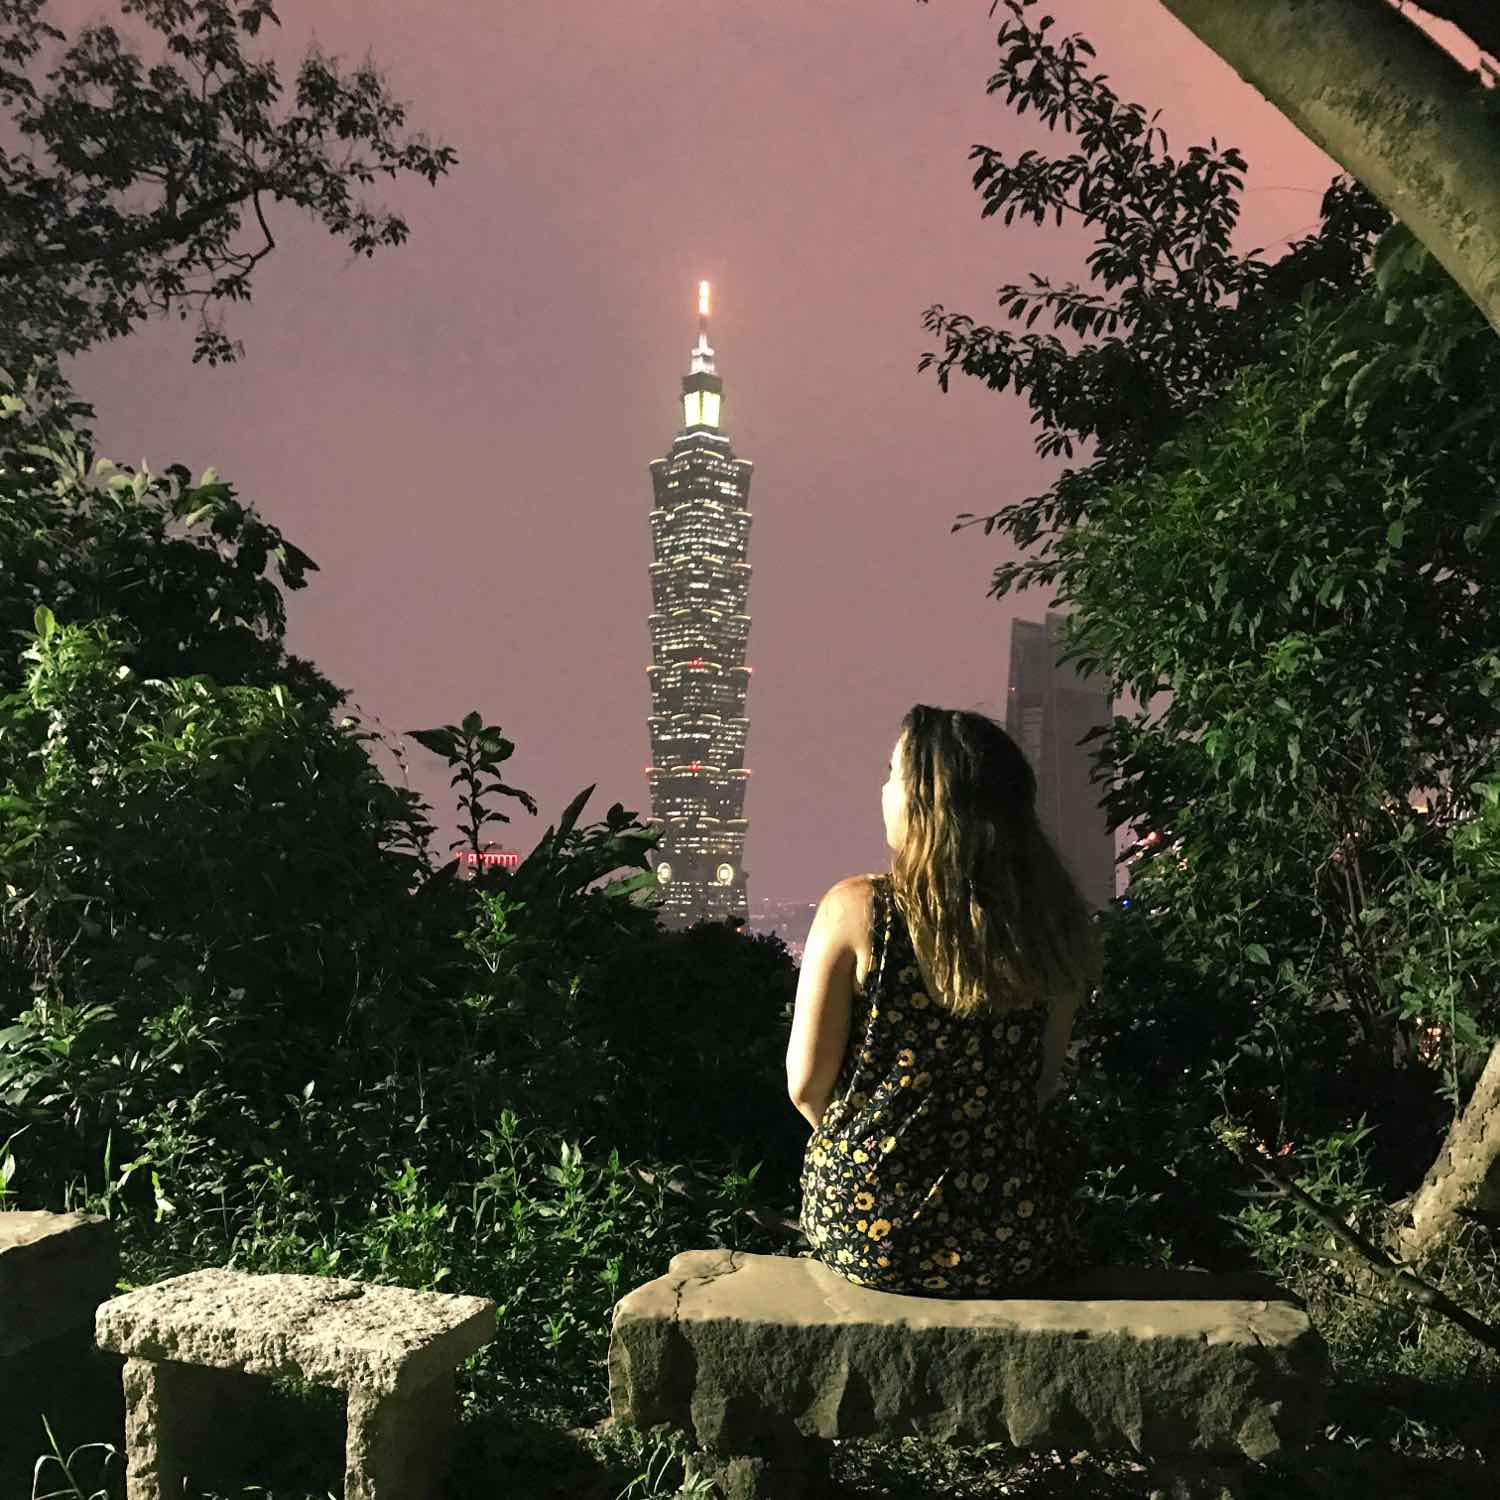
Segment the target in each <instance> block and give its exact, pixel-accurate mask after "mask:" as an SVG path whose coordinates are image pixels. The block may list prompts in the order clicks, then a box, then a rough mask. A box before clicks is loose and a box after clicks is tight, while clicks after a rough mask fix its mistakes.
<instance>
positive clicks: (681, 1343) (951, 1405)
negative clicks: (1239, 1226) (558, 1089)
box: [609, 1250, 1327, 1500]
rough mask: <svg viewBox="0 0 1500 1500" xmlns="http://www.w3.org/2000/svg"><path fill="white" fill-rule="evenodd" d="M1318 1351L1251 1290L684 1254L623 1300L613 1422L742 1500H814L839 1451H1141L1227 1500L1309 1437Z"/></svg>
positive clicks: (614, 1356)
mask: <svg viewBox="0 0 1500 1500" xmlns="http://www.w3.org/2000/svg"><path fill="white" fill-rule="evenodd" d="M1326 1368H1327V1352H1326V1350H1325V1348H1324V1345H1323V1341H1322V1340H1321V1339H1320V1338H1319V1336H1318V1335H1317V1333H1316V1332H1314V1330H1313V1328H1312V1326H1311V1324H1310V1323H1309V1321H1308V1318H1307V1315H1306V1313H1305V1312H1303V1310H1302V1309H1301V1308H1300V1307H1299V1306H1297V1305H1296V1304H1295V1303H1294V1302H1292V1301H1291V1300H1290V1299H1288V1298H1287V1297H1286V1295H1285V1294H1284V1293H1281V1292H1279V1291H1278V1289H1277V1288H1275V1287H1274V1286H1273V1285H1271V1284H1270V1283H1268V1282H1266V1281H1264V1280H1263V1279H1261V1278H1259V1277H1253V1276H1252V1277H1248V1278H1247V1277H1243V1276H1240V1277H1227V1278H1226V1277H1216V1276H1212V1275H1209V1274H1207V1273H1205V1272H1196V1271H1160V1270H1158V1271H1152V1270H1149V1269H1148V1270H1141V1271H1135V1270H1130V1269H1126V1268H1103V1269H1101V1270H1099V1271H1095V1272H1090V1273H1088V1274H1087V1275H1085V1276H1083V1277H1079V1278H1075V1279H1074V1280H1073V1281H1071V1282H1068V1283H1063V1284H1060V1285H1059V1286H1058V1287H1056V1288H1048V1289H1047V1295H1046V1296H1045V1297H1041V1296H1035V1297H1030V1298H1015V1299H995V1300H986V1301H978V1300H975V1301H961V1300H945V1299H940V1298H932V1297H910V1296H900V1295H897V1294H894V1293H891V1292H878V1291H874V1290H872V1289H870V1288H868V1287H861V1286H856V1285H854V1284H853V1283H852V1282H849V1281H846V1280H845V1279H844V1278H843V1277H841V1276H839V1275H838V1274H837V1273H836V1272H834V1271H831V1270H829V1269H828V1268H827V1267H826V1266H824V1265H821V1264H819V1262H817V1261H816V1260H813V1259H810V1258H804V1257H791V1256H777V1255H751V1254H746V1253H743V1252H739V1251H729V1250H689V1251H686V1252H684V1253H682V1254H680V1255H676V1256H674V1257H673V1258H672V1262H671V1265H670V1267H669V1269H668V1271H667V1274H666V1275H665V1276H661V1277H658V1278H657V1279H656V1280H655V1281H651V1282H647V1283H646V1284H645V1285H644V1286H641V1287H638V1288H636V1290H635V1291H633V1292H631V1293H629V1294H628V1295H627V1296H625V1297H623V1298H622V1299H621V1300H620V1301H619V1302H618V1303H617V1304H616V1305H615V1311H614V1321H613V1328H612V1332H611V1338H610V1350H609V1389H610V1407H611V1413H612V1416H613V1417H614V1419H615V1420H616V1421H619V1422H623V1423H626V1424H628V1425H630V1426H633V1427H636V1428H639V1429H641V1430H643V1431H644V1430H648V1429H650V1428H652V1427H655V1426H657V1425H659V1424H663V1423H665V1424H668V1425H669V1426H672V1427H675V1428H678V1429H680V1430H682V1431H684V1432H686V1433H689V1434H691V1435H692V1437H693V1438H694V1440H695V1441H696V1443H697V1445H698V1447H699V1449H700V1450H703V1452H704V1453H706V1454H707V1455H710V1457H709V1458H708V1459H705V1460H703V1461H702V1462H701V1463H699V1464H698V1465H697V1467H698V1469H699V1470H700V1471H702V1472H706V1473H709V1474H711V1475H712V1476H713V1477H715V1478H716V1479H718V1481H719V1482H720V1485H721V1487H722V1488H723V1490H724V1492H725V1494H726V1496H728V1497H729V1500H760V1497H773V1496H800V1495H822V1494H823V1493H824V1486H825V1485H826V1459H827V1450H828V1446H829V1441H830V1440H831V1439H834V1438H854V1437H884V1438H896V1437H906V1436H923V1437H928V1438H933V1439H938V1440H943V1441H947V1442H953V1443H961V1444H979V1443H986V1442H995V1441H1006V1442H1010V1443H1012V1444H1014V1445H1016V1446H1017V1447H1022V1448H1038V1447H1040V1448H1061V1447H1080V1448H1098V1449H1108V1448H1116V1449H1118V1448H1130V1449H1133V1450H1134V1451H1135V1452H1137V1453H1138V1454H1140V1455H1141V1456H1142V1458H1143V1459H1144V1460H1145V1461H1146V1462H1147V1463H1148V1465H1149V1466H1150V1467H1151V1468H1152V1469H1153V1470H1154V1471H1156V1472H1157V1473H1158V1474H1159V1475H1160V1477H1161V1480H1162V1482H1164V1483H1165V1484H1166V1485H1167V1486H1168V1488H1169V1490H1170V1491H1171V1492H1172V1493H1175V1494H1179V1495H1219V1494H1223V1493H1226V1492H1227V1493H1230V1494H1233V1493H1235V1492H1236V1491H1237V1489H1238V1486H1239V1484H1240V1477H1241V1470H1242V1468H1243V1465H1244V1463H1245V1461H1246V1460H1257V1461H1258V1460H1263V1459H1267V1458H1271V1457H1273V1456H1275V1455H1277V1454H1282V1453H1285V1452H1287V1451H1289V1450H1292V1449H1294V1448H1295V1447H1296V1446H1297V1445H1299V1444H1300V1443H1302V1442H1303V1441H1305V1440H1306V1438H1307V1437H1309V1436H1310V1435H1311V1434H1312V1433H1313V1432H1314V1431H1315V1430H1316V1424H1317V1420H1318V1414H1319V1410H1320V1408H1321V1395H1322V1389H1323V1378H1324V1374H1325V1371H1326Z"/></svg>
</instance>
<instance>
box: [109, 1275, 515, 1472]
mask: <svg viewBox="0 0 1500 1500" xmlns="http://www.w3.org/2000/svg"><path fill="white" fill-rule="evenodd" d="M96 1327H97V1334H98V1340H99V1343H100V1345H101V1346H103V1347H105V1348H108V1349H113V1350H115V1351H117V1352H118V1353H121V1354H124V1355H125V1356H126V1357H127V1363H126V1366H125V1377H124V1386H125V1394H126V1401H127V1405H128V1419H127V1423H126V1474H127V1494H128V1497H129V1500H181V1496H182V1489H183V1485H184V1482H186V1483H188V1485H189V1486H190V1489H189V1493H192V1492H193V1491H195V1490H197V1489H199V1488H200V1487H202V1486H204V1484H205V1483H206V1482H211V1481H213V1480H214V1479H216V1478H218V1477H219V1475H220V1474H221V1473H222V1472H223V1470H224V1468H225V1467H226V1466H232V1467H233V1469H234V1470H235V1471H236V1473H235V1477H236V1479H237V1480H238V1479H240V1478H241V1475H242V1473H243V1465H244V1462H245V1458H244V1455H246V1454H247V1453H248V1456H249V1458H250V1460H251V1466H252V1467H253V1459H254V1440H255V1433H256V1428H255V1423H254V1420H253V1415H252V1413H251V1412H250V1411H249V1410H248V1409H247V1402H246V1398H247V1397H251V1396H253V1391H252V1390H249V1389H247V1387H250V1386H252V1382H250V1381H248V1380H247V1379H246V1378H245V1377H246V1376H253V1375H261V1376H298V1377H300V1378H301V1379H303V1380H307V1381H311V1382H312V1383H313V1384H316V1385H327V1386H332V1387H335V1388H337V1389H339V1390H342V1391H343V1392H344V1393H345V1419H346V1441H345V1471H344V1496H345V1500H434V1497H435V1496H436V1495H437V1494H438V1492H439V1489H440V1487H441V1484H442V1479H443V1475H444V1471H445V1470H446V1467H447V1463H448V1458H449V1453H450V1449H451V1443H452V1436H453V1427H454V1422H455V1419H456V1410H455V1399H454V1387H453V1372H454V1370H455V1368H456V1367H457V1366H458V1364H459V1363H460V1362H461V1361H462V1360H464V1359H465V1358H467V1357H468V1356H469V1355H470V1354H472V1353H474V1352H475V1351H476V1350H477V1349H479V1348H480V1347H481V1346H482V1345H484V1344H485V1343H487V1342H488V1340H489V1339H490V1337H491V1335H492V1334H493V1333H494V1328H495V1304H494V1303H493V1302H491V1301H489V1299H488V1298H484V1297H451V1296H444V1295H441V1294H439V1293H436V1292H410V1291H406V1290H404V1289H403V1288H400V1287H384V1286H370V1285H366V1284H364V1283H362V1282H357V1281H345V1280H334V1279H333V1278H330V1277H320V1276H254V1275H249V1274H246V1273H242V1272H235V1271H218V1270H209V1271H194V1272H192V1273H191V1274H190V1275H187V1276H177V1277H173V1278H172V1279H171V1280H170V1281H163V1282H160V1283H158V1284H157V1285H156V1286H152V1287H143V1288H141V1289H140V1290H139V1291H135V1292H131V1293H129V1294H127V1295H126V1296H124V1297H117V1298H115V1299H114V1301H112V1302H108V1303H106V1304H105V1305H104V1306H103V1307H101V1308H100V1309H99V1313H98V1317H97V1320H96Z"/></svg>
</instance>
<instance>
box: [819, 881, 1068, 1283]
mask: <svg viewBox="0 0 1500 1500" xmlns="http://www.w3.org/2000/svg"><path fill="white" fill-rule="evenodd" d="M873 885H874V907H875V921H874V932H873V933H872V945H871V946H872V955H871V957H872V961H871V965H870V978H869V979H868V981H867V982H866V985H865V993H864V994H859V993H856V994H855V996H854V1009H853V1013H852V1015H851V1017H850V1025H849V1048H848V1051H847V1053H846V1054H845V1057H844V1061H843V1064H842V1066H841V1068H840V1070H839V1075H838V1079H837V1081H836V1083H835V1084H834V1091H833V1096H832V1098H831V1099H830V1100H829V1104H828V1109H827V1111H826V1113H825V1114H824V1116H823V1120H822V1123H821V1124H820V1125H819V1126H818V1128H817V1129H816V1130H814V1131H813V1133H812V1137H811V1139H810V1140H809V1141H808V1143H807V1150H806V1152H805V1154H804V1156H803V1163H802V1176H801V1186H802V1216H801V1226H802V1231H803V1233H804V1234H805V1235H806V1236H807V1239H808V1242H809V1243H810V1244H811V1245H812V1248H813V1252H814V1254H815V1255H816V1257H817V1258H818V1259H819V1260H820V1261H822V1262H823V1263H824V1264H826V1265H828V1266H829V1267H830V1268H831V1269H833V1270H835V1271H837V1272H838V1273H839V1274H840V1275H842V1276H845V1277H847V1278H848V1279H849V1280H850V1281H853V1282H857V1283H858V1284H859V1285H861V1286H868V1287H874V1288H876V1289H878V1290H880V1291H890V1292H907V1293H916V1294H918V1295H921V1296H934V1297H1002V1296H1011V1295H1015V1294H1017V1293H1018V1292H1020V1291H1022V1290H1023V1289H1024V1288H1026V1287H1027V1286H1029V1285H1030V1284H1031V1283H1033V1282H1036V1281H1039V1280H1041V1279H1042V1278H1044V1277H1051V1276H1056V1275H1061V1274H1064V1273H1066V1272H1067V1271H1069V1270H1072V1269H1075V1268H1076V1267H1077V1266H1078V1265H1080V1264H1081V1245H1080V1242H1079V1240H1078V1238H1077V1229H1076V1224H1075V1213H1076V1206H1075V1204H1074V1203H1073V1201H1072V1195H1071V1192H1070V1191H1069V1187H1070V1184H1068V1183H1066V1182H1064V1181H1061V1180H1060V1178H1059V1171H1058V1167H1059V1161H1060V1154H1061V1153H1060V1151H1059V1150H1058V1148H1057V1143H1056V1140H1055V1134H1054V1131H1053V1128H1052V1126H1051V1123H1050V1117H1051V1116H1052V1115H1053V1114H1054V1113H1055V1110H1054V1109H1053V1107H1052V1106H1050V1105H1049V1106H1048V1107H1047V1108H1046V1109H1043V1108H1041V1107H1039V1106H1038V1104H1037V1097H1036V1086H1037V1080H1038V1078H1039V1076H1040V1074H1041V1069H1042V1042H1043V1033H1044V1028H1045V1025H1046V1013H1045V1011H1044V1010H1043V1009H1042V1008H1041V1007H1039V1006H1034V1007H1028V1008H1027V1009H1024V1010H1012V1011H1009V1012H1006V1013H1003V1014H1002V1013H998V1012H993V1011H980V1012H978V1013H976V1014H974V1015H972V1016H968V1017H959V1016H955V1015H953V1014H952V1012H951V1011H948V1010H946V1009H945V1008H944V1007H942V1006H940V1005H935V1004H934V1003H933V1001H932V999H931V998H930V997H929V996H928V995H927V994H926V992H925V991H924V989H923V982H922V977H921V971H920V969H919V967H918V965H917V959H916V955H915V953H914V951H913V949H912V945H911V938H910V935H909V933H908V932H907V927H906V921H905V918H904V917H903V916H902V915H901V913H900V910H899V909H898V908H897V906H896V903H895V901H894V900H893V899H892V895H891V889H890V878H889V876H877V877H875V878H874V881H873Z"/></svg>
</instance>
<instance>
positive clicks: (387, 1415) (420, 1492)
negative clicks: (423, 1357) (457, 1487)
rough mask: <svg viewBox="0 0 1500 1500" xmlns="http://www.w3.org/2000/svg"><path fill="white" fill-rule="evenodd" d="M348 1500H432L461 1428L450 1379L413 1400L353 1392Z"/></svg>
mask: <svg viewBox="0 0 1500 1500" xmlns="http://www.w3.org/2000/svg"><path fill="white" fill-rule="evenodd" d="M347 1420H348V1445H347V1448H346V1449H345V1453H346V1458H345V1464H344V1500H429V1497H431V1496H434V1495H436V1494H437V1492H438V1489H439V1485H440V1482H441V1480H442V1477H443V1469H444V1466H445V1464H446V1461H447V1458H448V1453H449V1447H450V1444H451V1442H452V1439H453V1429H454V1426H455V1424H456V1422H457V1409H456V1401H455V1398H454V1393H453V1377H452V1375H451V1374H450V1375H440V1376H439V1377H438V1378H437V1379H436V1380H433V1381H430V1382H429V1383H428V1384H427V1385H426V1386H424V1387H423V1388H422V1389H421V1390H420V1391H417V1392H416V1393H415V1394H414V1395H411V1396H378V1395H375V1394H374V1393H373V1392H370V1391H366V1390H360V1389H357V1388H356V1389H355V1390H352V1391H350V1392H349V1406H348V1417H347Z"/></svg>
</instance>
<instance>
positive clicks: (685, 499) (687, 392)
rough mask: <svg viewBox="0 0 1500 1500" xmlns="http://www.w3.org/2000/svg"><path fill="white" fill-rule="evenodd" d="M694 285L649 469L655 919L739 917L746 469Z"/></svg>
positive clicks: (676, 922) (679, 921)
mask: <svg viewBox="0 0 1500 1500" xmlns="http://www.w3.org/2000/svg"><path fill="white" fill-rule="evenodd" d="M708 314H709V288H708V283H707V282H706V281H704V282H700V283H699V286H698V342H697V344H696V345H695V346H694V348H693V351H692V356H691V363H690V364H689V367H688V373H687V374H686V375H685V376H684V377H683V381H682V415H683V425H682V429H681V431H679V432H678V434H677V436H676V437H675V438H674V439H673V440H672V448H671V451H670V452H669V453H668V454H667V456H666V457H665V458H658V459H654V460H653V461H652V463H651V484H652V489H653V491H654V498H655V505H654V507H653V508H652V511H651V548H652V557H653V561H652V564H651V604H652V614H651V618H650V623H651V665H650V666H648V667H647V668H646V671H647V673H648V674H649V677H650V681H651V717H650V718H649V719H648V720H647V724H648V726H649V729H650V736H651V764H650V765H649V766H648V767H647V768H646V775H647V778H648V781H649V783H650V788H651V810H652V814H653V816H654V818H655V819H656V821H657V822H660V823H662V824H663V825H664V829H663V833H662V840H661V843H660V845H659V846H658V847H657V851H656V855H655V869H656V877H657V879H658V881H660V883H661V887H662V920H663V922H664V923H665V925H667V926H669V927H686V926H688V925H690V924H691V923H693V922H696V921H698V920H700V919H703V918H707V919H709V920H711V921H717V920H722V919H723V918H725V917H738V918H744V917H745V916H746V905H745V870H744V867H743V864H742V857H743V854H744V849H745V831H746V828H747V823H746V820H745V783H746V781H747V780H748V778H749V776H750V774H751V773H750V771H749V769H748V768H747V767H746V766H745V737H746V731H747V730H748V728H749V725H750V721H749V720H748V719H747V718H746V717H745V689H746V686H747V684H748V683H749V680H750V673H751V672H753V671H754V670H755V669H754V668H753V667H750V666H747V665H746V664H745V645H746V642H747V640H748V638H749V635H750V615H749V613H748V604H749V596H750V564H749V563H748V562H747V561H746V557H745V554H746V550H747V546H748V543H749V539H750V511H749V509H748V508H747V506H748V501H749V498H750V471H751V468H752V465H751V464H750V462H749V460H748V459H743V458H736V457H735V456H734V450H733V448H731V447H730V445H729V439H728V438H727V437H725V436H724V433H723V432H722V431H721V430H720V412H721V406H722V401H723V395H724V382H723V381H722V380H721V379H720V378H719V376H718V374H717V373H716V372H715V370H714V351H713V349H712V348H711V347H710V346H709V342H708Z"/></svg>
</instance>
